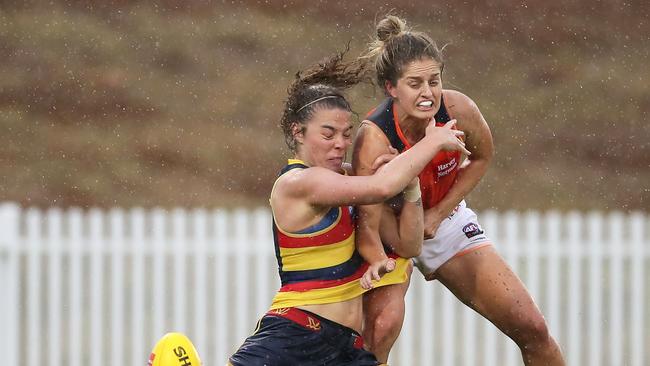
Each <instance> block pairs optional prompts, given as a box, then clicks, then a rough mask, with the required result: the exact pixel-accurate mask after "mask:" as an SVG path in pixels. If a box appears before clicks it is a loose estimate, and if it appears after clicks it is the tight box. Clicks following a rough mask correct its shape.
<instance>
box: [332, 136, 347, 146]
mask: <svg viewBox="0 0 650 366" xmlns="http://www.w3.org/2000/svg"><path fill="white" fill-rule="evenodd" d="M346 141H347V140H346V138H345V136H343V135H338V136H336V137H335V138H334V148H335V149H345V148H346Z"/></svg>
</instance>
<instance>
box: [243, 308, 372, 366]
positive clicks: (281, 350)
mask: <svg viewBox="0 0 650 366" xmlns="http://www.w3.org/2000/svg"><path fill="white" fill-rule="evenodd" d="M230 363H231V364H232V365H233V366H310V365H314V366H316V365H318V366H321V365H322V366H326V365H327V366H366V365H368V366H376V365H379V362H377V359H376V358H375V356H374V355H373V354H372V353H370V352H368V351H366V350H365V349H364V348H363V339H362V338H361V335H360V334H359V333H357V332H355V331H354V330H352V329H350V328H348V327H345V326H343V325H341V324H339V323H336V322H333V321H331V320H328V319H325V318H323V317H320V316H318V315H316V314H314V313H311V312H308V311H305V310H300V309H297V308H283V309H275V310H271V311H269V312H268V313H266V315H265V316H264V317H263V318H262V319H261V320H260V322H259V324H258V329H257V331H256V332H255V333H254V334H253V335H252V336H250V337H248V338H247V339H246V340H245V341H244V344H242V346H241V347H239V350H237V352H236V353H235V354H234V355H232V356H231V357H230Z"/></svg>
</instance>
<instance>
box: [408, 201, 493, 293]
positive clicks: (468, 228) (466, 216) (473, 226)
mask: <svg viewBox="0 0 650 366" xmlns="http://www.w3.org/2000/svg"><path fill="white" fill-rule="evenodd" d="M487 245H491V242H490V239H488V237H487V236H486V235H485V233H484V232H483V229H482V228H481V225H479V223H478V219H477V217H476V214H475V213H474V211H472V210H471V209H469V208H468V207H467V204H466V203H465V200H463V201H461V202H460V203H459V204H458V206H456V208H455V209H454V211H453V212H452V213H451V215H449V216H448V217H447V218H445V219H444V220H442V222H441V223H440V226H439V227H438V231H436V235H435V236H434V237H433V238H431V239H425V240H424V243H423V244H422V253H420V255H419V256H418V257H416V258H413V263H414V264H415V266H416V267H417V268H418V269H419V270H420V272H421V273H422V274H423V275H424V278H426V279H427V281H431V280H432V279H434V274H435V272H436V271H437V270H438V268H439V267H440V266H442V265H443V264H444V263H445V262H447V261H448V260H450V259H452V258H454V257H459V256H461V255H463V254H467V253H469V252H471V251H473V250H476V249H478V248H481V247H484V246H487Z"/></svg>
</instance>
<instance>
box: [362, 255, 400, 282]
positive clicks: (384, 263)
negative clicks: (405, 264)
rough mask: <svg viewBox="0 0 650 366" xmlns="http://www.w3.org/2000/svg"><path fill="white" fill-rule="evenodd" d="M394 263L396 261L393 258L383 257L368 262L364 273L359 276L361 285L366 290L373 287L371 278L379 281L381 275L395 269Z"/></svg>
mask: <svg viewBox="0 0 650 366" xmlns="http://www.w3.org/2000/svg"><path fill="white" fill-rule="evenodd" d="M395 264H396V263H395V260H394V259H393V258H385V259H382V260H380V261H378V262H375V263H372V264H370V265H369V266H368V269H367V270H366V273H364V274H363V276H361V280H360V281H361V287H362V288H364V289H366V290H369V289H371V288H373V287H374V286H373V284H372V282H373V280H374V281H379V280H380V279H381V276H383V275H385V274H386V273H389V272H392V271H393V270H394V269H395Z"/></svg>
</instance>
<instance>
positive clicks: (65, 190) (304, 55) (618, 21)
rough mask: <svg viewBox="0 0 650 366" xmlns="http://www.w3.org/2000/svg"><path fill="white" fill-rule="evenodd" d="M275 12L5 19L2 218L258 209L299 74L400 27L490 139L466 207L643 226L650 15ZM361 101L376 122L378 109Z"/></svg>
mask: <svg viewBox="0 0 650 366" xmlns="http://www.w3.org/2000/svg"><path fill="white" fill-rule="evenodd" d="M267 3H269V2H260V1H233V2H230V1H228V2H225V4H224V3H223V2H219V3H217V4H212V3H206V2H203V1H197V0H195V1H173V0H167V1H164V2H162V3H161V2H143V1H127V0H121V1H113V2H110V3H107V2H99V1H97V2H94V1H58V2H57V1H55V2H53V3H50V2H41V1H27V2H20V3H14V2H1V3H0V20H1V22H0V136H1V137H0V142H1V144H0V174H1V176H2V181H3V183H2V184H0V200H11V201H17V202H20V203H21V204H24V205H35V206H51V205H57V206H82V207H89V206H100V207H110V206H126V207H131V206H145V207H151V206H165V207H171V206H205V207H215V206H239V205H260V204H265V203H266V200H267V197H268V193H269V191H270V187H271V185H272V182H273V179H274V177H275V174H276V172H277V170H278V169H279V168H280V167H281V166H282V164H283V160H284V159H285V158H286V157H287V156H288V151H287V149H286V148H285V146H284V143H283V139H282V136H281V133H280V130H279V128H278V126H277V124H278V121H279V117H280V114H281V110H282V102H283V100H284V98H285V96H286V87H287V85H288V83H289V82H290V80H291V78H292V77H293V75H294V73H295V72H296V71H298V70H300V69H302V68H304V67H305V66H307V65H309V64H311V63H313V62H316V61H318V60H320V59H322V58H323V57H325V56H327V55H330V54H332V53H333V52H336V51H337V50H341V49H343V48H344V47H345V45H346V43H347V42H348V41H349V42H350V45H351V52H350V55H356V54H359V53H361V52H362V51H363V50H364V44H365V43H366V42H367V41H368V39H369V37H370V35H372V33H373V25H374V19H375V18H376V17H379V16H382V15H383V14H385V13H386V12H387V11H388V10H390V9H395V12H396V13H397V14H399V15H402V16H405V17H406V18H407V19H408V20H409V21H410V22H411V24H413V25H415V26H416V29H419V30H424V31H426V32H428V33H429V34H431V35H432V36H433V37H434V38H435V39H436V40H438V42H439V43H440V44H447V47H446V49H445V55H446V65H445V75H444V80H443V82H444V85H445V87H448V88H454V89H458V90H460V91H462V92H464V93H465V94H467V95H469V96H471V97H472V98H473V99H474V100H475V101H476V103H477V104H478V105H479V107H480V108H481V110H482V112H483V114H484V116H485V117H486V119H487V120H488V123H489V124H490V127H491V129H492V133H493V135H494V139H495V143H496V147H497V153H496V157H495V160H494V163H493V166H492V167H491V169H490V171H489V173H488V174H487V175H486V177H485V178H484V180H483V181H482V183H481V184H480V185H479V187H478V188H477V189H476V190H475V192H473V193H472V194H471V196H470V197H469V200H470V201H471V204H472V206H473V207H475V208H478V209H486V208H497V209H507V208H513V209H529V208H531V209H551V208H557V209H563V210H566V209H573V208H576V209H581V210H587V209H603V210H608V209H623V210H637V209H641V210H645V211H648V210H650V183H648V182H650V127H649V126H648V124H647V123H646V121H647V119H648V115H649V114H650V88H649V87H648V85H650V68H648V66H647V65H648V63H649V61H650V55H649V54H650V25H649V24H648V19H650V5H647V4H645V3H642V2H635V3H634V4H631V3H626V4H622V3H620V2H617V1H613V0H604V1H598V2H595V1H587V0H577V1H573V2H571V3H570V4H568V5H567V4H564V3H565V2H560V1H557V2H551V3H550V4H544V5H532V4H527V3H525V2H524V3H522V2H520V1H510V0H507V1H506V0H501V1H494V2H491V5H468V4H457V3H458V2H455V1H448V2H436V4H434V5H431V2H426V1H421V0H417V1H411V2H410V4H409V5H407V6H401V5H398V4H399V3H400V2H395V3H394V4H388V5H386V6H382V7H377V6H375V5H373V3H374V2H371V1H366V0H362V1H357V2H355V3H354V5H352V4H346V2H339V1H318V2H314V1H302V0H294V1H286V2H270V3H271V4H267ZM161 4H162V5H161ZM350 97H351V100H352V101H353V105H354V106H355V109H356V110H357V112H358V113H359V114H364V113H365V112H366V111H367V110H368V109H369V108H371V107H372V106H373V105H374V104H375V103H376V102H377V101H378V100H379V98H380V97H381V91H380V90H375V89H373V88H371V87H366V88H359V89H358V90H355V91H353V93H352V94H351V95H350Z"/></svg>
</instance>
